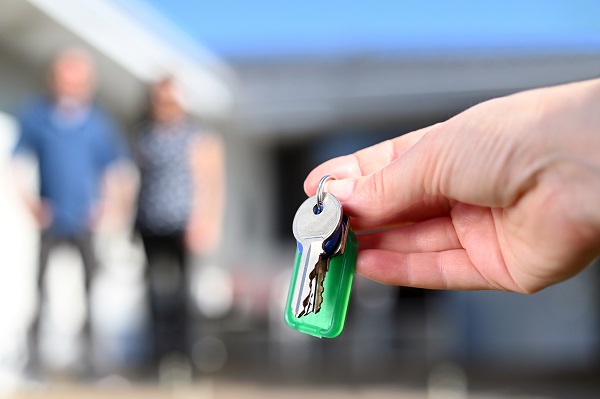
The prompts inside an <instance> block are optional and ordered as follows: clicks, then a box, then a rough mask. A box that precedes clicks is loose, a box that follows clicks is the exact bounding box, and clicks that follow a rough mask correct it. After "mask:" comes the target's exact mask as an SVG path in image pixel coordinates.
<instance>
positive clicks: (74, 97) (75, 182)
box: [14, 49, 125, 360]
mask: <svg viewBox="0 0 600 399" xmlns="http://www.w3.org/2000/svg"><path fill="white" fill-rule="evenodd" d="M48 83H49V89H50V93H49V95H47V96H45V97H42V98H39V99H37V100H35V101H33V102H32V103H30V104H29V105H28V106H27V107H26V108H25V109H24V110H23V112H22V113H21V115H20V117H19V121H20V129H21V131H20V133H21V134H20V137H19V140H18V142H17V145H16V147H15V149H14V154H15V156H19V155H21V154H30V155H33V156H34V157H35V158H36V159H37V161H38V165H39V168H38V169H39V177H40V191H39V197H38V198H31V196H26V197H24V198H25V200H26V204H27V206H28V208H29V209H30V211H31V213H32V215H33V216H34V218H35V220H36V221H37V222H38V225H39V227H40V229H41V241H40V258H39V273H38V288H39V299H38V303H39V306H38V310H37V313H36V317H35V319H34V322H33V324H32V331H31V332H32V345H33V348H32V353H31V355H32V356H33V357H35V356H37V349H36V348H37V341H38V330H39V320H40V313H41V305H42V301H43V297H44V278H45V273H46V266H47V263H48V258H49V255H50V253H51V251H52V249H53V248H54V247H55V246H57V245H58V244H62V243H68V244H71V245H74V246H75V247H76V248H77V249H78V250H79V252H80V253H81V256H82V260H83V264H84V267H85V286H86V292H88V293H89V287H90V283H91V281H92V276H93V274H94V271H95V269H96V256H95V254H94V250H93V244H92V234H91V231H92V228H93V224H94V220H95V219H96V218H97V213H98V204H99V197H100V194H101V193H100V191H101V185H102V184H101V183H102V180H103V177H104V174H105V172H106V170H107V167H108V166H109V165H110V164H111V163H113V162H114V161H116V160H117V159H119V158H120V157H121V156H123V155H124V153H125V149H124V145H123V140H122V137H121V135H120V133H119V132H118V130H117V128H116V125H115V124H114V122H113V121H112V120H111V118H110V117H109V116H108V115H107V114H106V113H105V112H103V110H102V109H101V108H100V107H98V105H96V104H95V103H94V102H93V100H92V96H93V91H94V68H93V64H92V61H91V58H90V56H89V55H88V54H87V53H85V52H84V51H82V50H79V49H68V50H65V51H63V52H61V53H60V54H58V56H57V57H56V58H55V59H54V61H53V62H52V64H51V67H50V72H49V75H48ZM89 320H90V317H89V300H88V312H87V320H86V323H85V329H84V331H85V333H86V335H87V336H89V333H90V326H89ZM35 360H37V359H35Z"/></svg>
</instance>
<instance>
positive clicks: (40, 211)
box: [27, 199, 54, 230]
mask: <svg viewBox="0 0 600 399" xmlns="http://www.w3.org/2000/svg"><path fill="white" fill-rule="evenodd" d="M27 202H28V204H27V207H28V208H29V212H30V213H31V215H32V216H33V220H34V221H35V224H36V225H37V227H38V228H39V229H40V230H45V229H47V228H48V227H50V225H51V224H52V220H53V218H54V215H53V214H52V206H51V205H50V203H49V202H48V201H47V200H43V199H38V200H33V199H29V200H28V201H27Z"/></svg>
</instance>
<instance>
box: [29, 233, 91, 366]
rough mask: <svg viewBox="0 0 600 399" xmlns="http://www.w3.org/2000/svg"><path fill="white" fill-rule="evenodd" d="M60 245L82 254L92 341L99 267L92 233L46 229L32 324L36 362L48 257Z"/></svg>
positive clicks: (87, 335) (88, 333)
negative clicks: (70, 233) (93, 288)
mask: <svg viewBox="0 0 600 399" xmlns="http://www.w3.org/2000/svg"><path fill="white" fill-rule="evenodd" d="M59 245H70V246H73V247H75V248H76V249H77V250H78V251H79V253H80V254H81V259H82V260H83V266H84V283H85V292H86V309H87V312H86V319H85V324H84V327H83V333H84V335H85V337H84V338H85V339H86V343H87V344H90V343H91V318H90V300H89V298H90V295H89V294H90V286H91V283H92V281H93V278H94V274H95V272H96V268H97V261H96V256H95V253H94V246H93V242H92V234H91V233H90V232H84V233H81V234H79V235H77V236H73V237H61V236H59V235H56V234H54V233H52V232H50V231H44V232H42V234H41V237H40V254H39V263H38V277H37V288H38V306H37V310H36V313H35V315H34V318H33V322H32V326H31V332H30V333H31V356H32V360H33V361H34V362H38V361H39V353H38V352H39V330H40V319H41V315H42V307H43V304H44V301H45V299H46V288H45V284H44V282H45V280H46V271H47V269H48V259H49V258H50V254H51V253H52V250H53V249H54V248H55V247H57V246H59Z"/></svg>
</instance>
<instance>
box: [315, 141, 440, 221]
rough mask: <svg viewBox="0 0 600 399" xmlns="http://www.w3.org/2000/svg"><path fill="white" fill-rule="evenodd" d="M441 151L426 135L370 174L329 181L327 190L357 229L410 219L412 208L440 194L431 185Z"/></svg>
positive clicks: (420, 205) (415, 209) (419, 206)
mask: <svg viewBox="0 0 600 399" xmlns="http://www.w3.org/2000/svg"><path fill="white" fill-rule="evenodd" d="M438 154H439V146H438V145H435V140H431V139H430V137H428V135H426V136H424V137H423V138H422V139H421V140H420V141H419V142H418V143H416V144H415V145H414V146H413V147H412V148H410V149H409V150H408V151H407V152H406V153H404V154H402V155H401V156H400V157H398V158H396V159H394V160H393V161H392V162H390V163H389V164H388V165H386V166H385V167H383V168H382V169H380V170H378V171H376V172H374V173H372V174H370V175H366V176H361V177H357V178H349V179H342V180H331V181H329V182H328V184H327V192H329V193H331V194H333V195H335V196H336V197H337V198H338V199H339V200H340V202H341V203H342V205H343V206H344V212H345V213H347V214H348V215H349V216H351V217H352V218H353V224H352V225H353V227H354V228H355V229H358V230H364V229H377V228H384V227H389V226H390V225H392V224H394V223H398V222H407V221H408V220H406V219H405V218H406V217H407V216H408V214H410V213H411V211H419V210H422V209H421V208H422V205H423V202H424V201H428V199H429V198H435V197H436V196H437V194H438V192H437V190H434V189H433V187H434V184H432V183H433V181H434V180H435V179H434V178H433V176H432V175H434V173H435V170H437V169H439V168H438V165H437V164H438V162H440V156H439V155H438ZM436 203H437V202H436ZM438 205H439V204H438ZM417 208H419V209H417ZM437 208H440V207H439V206H437ZM438 210H439V209H438ZM435 213H439V212H435ZM413 216H414V215H413ZM403 218H404V219H405V220H400V219H403Z"/></svg>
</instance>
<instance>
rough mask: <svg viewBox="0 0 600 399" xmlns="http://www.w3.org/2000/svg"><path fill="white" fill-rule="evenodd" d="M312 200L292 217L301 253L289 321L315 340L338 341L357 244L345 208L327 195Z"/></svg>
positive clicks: (321, 185)
mask: <svg viewBox="0 0 600 399" xmlns="http://www.w3.org/2000/svg"><path fill="white" fill-rule="evenodd" d="M333 178H334V177H332V176H325V177H323V178H322V179H321V181H320V182H319V187H318V189H317V195H315V196H313V197H310V198H308V199H307V200H306V201H304V203H303V204H302V205H300V208H298V211H297V212H296V216H295V217H294V223H293V226H292V228H293V231H294V236H295V237H296V240H297V241H298V248H297V250H296V258H295V260H294V270H293V273H292V279H291V283H290V290H289V293H288V298H287V304H286V307H285V321H286V323H287V325H288V326H290V327H291V328H293V329H295V330H298V331H300V332H303V333H306V334H310V335H313V336H315V337H319V338H321V337H326V338H334V337H336V336H338V335H339V334H340V333H341V332H342V330H343V328H344V321H345V319H346V312H347V310H348V302H349V300H350V291H351V290H352V281H353V279H354V268H355V265H356V256H357V253H358V242H357V240H356V236H355V234H354V232H353V231H352V229H351V228H350V225H349V218H348V216H346V215H344V213H343V210H342V205H341V204H340V202H339V200H338V199H337V198H336V197H335V196H334V195H332V194H328V193H325V192H324V185H325V182H326V181H327V180H329V179H333Z"/></svg>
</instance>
